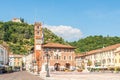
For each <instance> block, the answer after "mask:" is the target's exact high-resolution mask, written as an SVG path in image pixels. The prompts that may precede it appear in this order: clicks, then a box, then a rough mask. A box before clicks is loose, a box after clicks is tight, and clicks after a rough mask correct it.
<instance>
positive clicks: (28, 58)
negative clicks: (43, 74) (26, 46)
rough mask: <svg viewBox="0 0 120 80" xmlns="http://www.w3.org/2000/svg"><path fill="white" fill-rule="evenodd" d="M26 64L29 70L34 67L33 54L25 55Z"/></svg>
mask: <svg viewBox="0 0 120 80" xmlns="http://www.w3.org/2000/svg"><path fill="white" fill-rule="evenodd" d="M24 64H25V68H26V70H27V71H30V69H32V68H33V54H28V55H27V56H24Z"/></svg>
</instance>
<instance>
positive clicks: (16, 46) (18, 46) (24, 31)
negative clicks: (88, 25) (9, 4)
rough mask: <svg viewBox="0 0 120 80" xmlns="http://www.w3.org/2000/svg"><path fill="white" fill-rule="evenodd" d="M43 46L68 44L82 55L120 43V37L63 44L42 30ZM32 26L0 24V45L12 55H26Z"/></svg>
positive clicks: (97, 38)
mask: <svg viewBox="0 0 120 80" xmlns="http://www.w3.org/2000/svg"><path fill="white" fill-rule="evenodd" d="M43 32H44V44H45V43H48V42H57V43H61V44H70V45H72V46H74V47H76V50H75V51H76V53H82V52H86V51H90V50H94V49H98V48H102V47H106V46H109V45H113V44H116V43H120V37H116V36H115V37H110V36H106V37H105V36H101V35H99V36H88V37H86V38H83V39H80V40H78V41H74V42H65V41H64V39H62V38H61V37H58V36H57V35H55V34H54V33H53V32H51V31H50V30H49V29H47V28H44V29H43ZM33 33H34V25H29V24H27V23H14V22H0V44H1V43H3V42H6V43H7V45H8V46H9V48H10V51H11V52H13V53H14V54H27V53H28V52H29V51H30V50H31V49H32V48H33V46H34V34H33Z"/></svg>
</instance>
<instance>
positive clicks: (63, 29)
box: [44, 25, 82, 41]
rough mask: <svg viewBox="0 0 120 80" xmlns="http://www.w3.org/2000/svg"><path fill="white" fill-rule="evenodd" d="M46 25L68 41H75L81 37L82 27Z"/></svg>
mask: <svg viewBox="0 0 120 80" xmlns="http://www.w3.org/2000/svg"><path fill="white" fill-rule="evenodd" d="M44 27H46V28H48V29H50V30H51V31H52V32H53V33H55V34H56V35H58V36H60V37H62V38H63V39H65V40H66V41H75V40H78V39H80V38H81V35H82V33H81V31H80V29H77V28H74V27H71V26H64V25H59V26H50V25H44Z"/></svg>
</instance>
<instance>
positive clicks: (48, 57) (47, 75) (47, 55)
mask: <svg viewBox="0 0 120 80" xmlns="http://www.w3.org/2000/svg"><path fill="white" fill-rule="evenodd" d="M45 56H46V57H47V65H46V68H47V73H46V77H50V74H49V66H48V64H49V59H50V55H49V54H48V51H46V55H45Z"/></svg>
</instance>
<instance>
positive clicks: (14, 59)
mask: <svg viewBox="0 0 120 80" xmlns="http://www.w3.org/2000/svg"><path fill="white" fill-rule="evenodd" d="M22 57H23V56H22V55H15V54H10V55H9V66H13V67H22V60H23V59H22Z"/></svg>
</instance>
